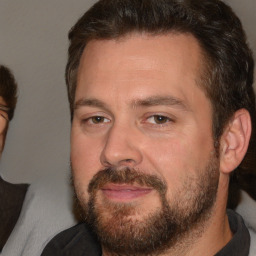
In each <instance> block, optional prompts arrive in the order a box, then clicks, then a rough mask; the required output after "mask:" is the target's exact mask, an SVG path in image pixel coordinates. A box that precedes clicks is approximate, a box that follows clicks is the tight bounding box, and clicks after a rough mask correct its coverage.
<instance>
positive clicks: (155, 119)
mask: <svg viewBox="0 0 256 256" xmlns="http://www.w3.org/2000/svg"><path fill="white" fill-rule="evenodd" d="M171 121H172V120H171V118H169V117H167V116H162V115H153V116H150V117H149V118H148V122H149V123H154V124H165V123H168V122H171Z"/></svg>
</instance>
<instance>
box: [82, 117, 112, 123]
mask: <svg viewBox="0 0 256 256" xmlns="http://www.w3.org/2000/svg"><path fill="white" fill-rule="evenodd" d="M85 122H88V123H89V124H102V123H108V122H110V120H109V119H108V118H106V117H104V116H92V117H89V118H87V119H85Z"/></svg>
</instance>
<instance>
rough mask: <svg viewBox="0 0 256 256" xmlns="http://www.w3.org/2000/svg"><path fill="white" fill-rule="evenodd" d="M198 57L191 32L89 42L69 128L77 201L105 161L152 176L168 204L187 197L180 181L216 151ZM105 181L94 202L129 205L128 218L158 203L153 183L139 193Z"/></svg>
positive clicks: (140, 216) (144, 213)
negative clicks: (161, 184)
mask: <svg viewBox="0 0 256 256" xmlns="http://www.w3.org/2000/svg"><path fill="white" fill-rule="evenodd" d="M202 60H203V57H202V54H201V49H200V47H199V44H198V42H197V40H196V39H195V38H194V37H193V36H191V35H189V34H168V35H157V36H150V35H146V34H132V35H129V36H126V37H125V38H122V39H118V40H94V41H90V42H89V43H88V45H87V46H86V48H85V50H84V52H83V55H82V58H81V61H80V66H79V71H78V79H77V89H76V94H75V109H74V118H73V121H72V131H71V163H72V170H73V179H74V186H75V189H76V193H77V196H78V198H79V200H80V201H81V202H85V203H86V202H88V200H89V194H88V191H87V189H88V185H89V182H90V181H91V179H92V178H93V177H94V175H96V174H97V173H98V172H99V171H100V170H104V169H106V168H108V167H115V168H120V169H121V168H124V167H130V168H134V169H136V170H137V171H139V172H142V173H145V174H149V175H155V176H157V177H159V178H160V179H161V180H164V181H165V183H166V185H167V192H166V197H167V200H168V203H169V204H170V206H171V205H172V202H174V201H175V200H177V199H178V200H179V199H180V200H181V202H183V203H185V204H186V202H189V195H187V194H186V193H185V192H184V181H187V180H188V179H187V178H188V177H191V182H193V179H197V177H198V176H200V171H202V170H204V169H205V166H206V165H207V163H208V160H209V159H210V158H211V156H213V154H214V153H215V149H214V146H213V145H214V142H213V136H212V109H211V103H210V100H209V99H208V98H207V97H206V95H205V93H204V92H203V91H202V89H200V87H199V86H198V83H199V80H200V76H201V72H202V70H203V61H202ZM108 185H109V187H110V191H112V192H110V193H107V192H106V191H102V190H100V191H98V194H97V196H98V198H99V202H102V201H105V202H110V203H115V204H133V205H134V206H135V207H136V214H134V216H130V217H131V219H135V220H143V218H144V217H145V216H147V215H148V214H150V213H151V212H153V211H154V210H156V209H158V208H160V207H161V202H160V199H159V195H158V193H157V192H156V191H155V190H154V189H151V190H149V191H146V192H145V193H143V189H144V188H143V187H140V186H139V185H138V184H135V185H134V187H125V184H124V189H123V191H122V188H120V187H118V189H117V190H115V188H113V184H108ZM133 189H134V190H136V189H137V190H138V191H139V192H138V191H137V192H136V193H135V192H133V191H131V190H133ZM113 191H114V192H113ZM183 192H184V193H183ZM106 214H107V213H106ZM198 255H199V254H198Z"/></svg>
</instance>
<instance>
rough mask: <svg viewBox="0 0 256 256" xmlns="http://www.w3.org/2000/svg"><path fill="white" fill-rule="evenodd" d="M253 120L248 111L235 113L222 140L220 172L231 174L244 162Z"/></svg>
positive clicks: (241, 110)
mask: <svg viewBox="0 0 256 256" xmlns="http://www.w3.org/2000/svg"><path fill="white" fill-rule="evenodd" d="M251 130H252V125H251V118H250V114H249V112H248V111H247V110H246V109H239V110H238V111H236V112H235V114H234V116H233V117H232V119H231V121H230V122H229V123H228V125H227V126H226V128H225V129H224V132H223V134H222V136H221V139H220V172H222V173H225V174H229V173H230V172H232V171H233V170H234V169H235V168H237V166H238V165H239V164H240V163H241V162H242V160H243V158H244V156H245V154H246V152H247V149H248V145H249V141H250V137H251Z"/></svg>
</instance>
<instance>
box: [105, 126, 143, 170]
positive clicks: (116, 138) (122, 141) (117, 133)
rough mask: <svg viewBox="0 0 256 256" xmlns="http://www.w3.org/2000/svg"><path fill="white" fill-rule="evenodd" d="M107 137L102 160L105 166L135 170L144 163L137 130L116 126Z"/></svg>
mask: <svg viewBox="0 0 256 256" xmlns="http://www.w3.org/2000/svg"><path fill="white" fill-rule="evenodd" d="M106 136H107V137H106V140H105V145H104V148H103V150H102V153H101V159H100V160H101V164H102V165H103V166H105V167H110V166H114V167H122V166H125V167H132V168H134V167H135V166H136V165H138V164H139V163H140V162H141V161H142V152H141V150H140V143H139V134H138V131H136V128H133V129H132V128H131V127H128V126H125V125H123V126H122V125H118V124H114V125H113V126H112V127H111V129H110V130H109V131H108V134H107V135H106Z"/></svg>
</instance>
